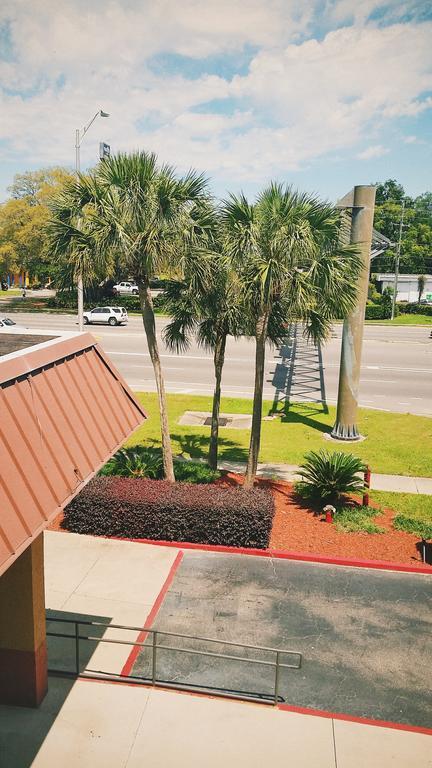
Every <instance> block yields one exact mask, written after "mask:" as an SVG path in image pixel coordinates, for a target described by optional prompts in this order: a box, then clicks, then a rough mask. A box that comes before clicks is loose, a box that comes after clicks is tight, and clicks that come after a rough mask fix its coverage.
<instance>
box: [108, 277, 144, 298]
mask: <svg viewBox="0 0 432 768" xmlns="http://www.w3.org/2000/svg"><path fill="white" fill-rule="evenodd" d="M113 291H114V293H116V294H118V295H119V296H121V295H122V294H123V295H132V296H138V293H139V291H138V286H137V285H135V283H129V282H126V281H123V282H122V283H117V285H114V286H113Z"/></svg>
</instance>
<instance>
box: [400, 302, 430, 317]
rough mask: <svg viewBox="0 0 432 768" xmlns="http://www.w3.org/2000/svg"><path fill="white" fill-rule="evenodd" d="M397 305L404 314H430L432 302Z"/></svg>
mask: <svg viewBox="0 0 432 768" xmlns="http://www.w3.org/2000/svg"><path fill="white" fill-rule="evenodd" d="M398 306H399V309H400V311H401V313H402V314H404V315H428V316H429V317H431V316H432V304H399V305H398Z"/></svg>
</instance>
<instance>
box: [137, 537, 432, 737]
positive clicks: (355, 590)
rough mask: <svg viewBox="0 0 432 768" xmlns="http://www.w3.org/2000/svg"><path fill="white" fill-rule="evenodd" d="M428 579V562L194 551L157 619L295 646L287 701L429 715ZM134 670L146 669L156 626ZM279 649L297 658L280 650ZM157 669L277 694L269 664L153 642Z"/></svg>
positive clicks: (205, 632)
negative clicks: (298, 658) (296, 665)
mask: <svg viewBox="0 0 432 768" xmlns="http://www.w3.org/2000/svg"><path fill="white" fill-rule="evenodd" d="M431 584H432V583H431V580H430V577H428V576H426V575H421V574H406V573H395V572H389V571H379V570H372V569H364V568H351V567H341V566H332V565H323V564H313V563H302V562H293V561H289V560H280V559H267V558H260V557H251V556H240V555H229V554H219V553H208V552H205V553H202V552H192V551H187V552H185V553H184V557H183V560H182V562H181V564H180V566H179V568H178V570H177V572H176V575H175V577H174V580H173V582H172V584H171V586H170V589H169V591H168V592H167V594H166V596H165V599H164V601H163V603H162V605H161V607H160V609H159V612H158V614H157V617H156V620H155V622H154V624H153V628H154V629H157V630H161V631H163V630H165V631H167V632H177V633H180V634H187V635H194V636H203V637H208V638H215V639H219V640H225V641H231V642H235V643H245V644H247V645H254V646H255V645H256V646H267V647H273V648H278V649H287V650H294V651H299V652H300V653H302V656H303V661H302V667H301V669H300V670H293V669H284V670H283V671H282V673H281V678H280V686H279V694H280V699H279V701H280V702H284V703H286V704H288V705H294V706H297V707H305V708H311V709H316V710H326V711H329V712H334V713H344V714H348V715H353V716H356V717H364V718H371V719H377V720H385V721H392V722H396V723H404V724H409V725H415V726H420V727H431V724H432V702H431V697H430V688H431V682H432V679H431V665H430V659H431V654H432V632H431V630H432V621H431V592H432V587H431ZM147 642H148V644H149V645H148V648H145V649H143V651H142V652H141V653H140V654H139V656H138V658H137V660H136V662H135V664H134V667H133V670H132V673H131V674H132V675H137V676H144V677H148V676H149V675H150V658H151V652H150V651H151V649H150V645H151V638H150V637H149V638H148V641H147ZM158 642H159V643H162V644H164V645H171V646H174V645H175V646H176V647H177V648H186V647H187V648H194V649H197V650H201V651H202V650H205V651H210V650H211V651H213V652H215V651H216V652H218V653H223V654H229V655H233V654H234V652H235V653H236V654H239V655H243V653H244V655H245V656H248V657H249V658H251V659H258V658H260V659H261V660H270V659H272V658H273V655H272V654H269V653H267V652H266V653H261V652H257V651H248V650H246V649H241V648H240V649H239V648H237V649H236V648H233V647H229V646H222V645H218V644H209V643H205V642H203V641H191V640H180V639H178V638H170V637H168V636H165V637H164V636H163V635H161V636H159V638H158ZM281 660H282V661H283V662H284V661H292V657H290V656H285V655H282V657H281ZM157 669H158V679H159V680H165V681H167V682H170V681H171V682H173V681H176V682H177V683H179V682H180V683H184V684H187V685H190V686H200V687H204V688H205V687H206V686H208V687H209V688H214V687H217V688H219V689H220V690H221V691H226V692H230V691H231V692H241V693H243V694H250V695H253V696H263V697H266V696H268V697H270V696H271V695H272V692H273V690H274V668H273V667H270V666H261V665H258V664H253V663H248V662H238V661H233V660H229V659H218V658H215V657H206V656H195V655H192V654H186V653H181V652H178V651H174V650H162V649H161V650H158V652H157Z"/></svg>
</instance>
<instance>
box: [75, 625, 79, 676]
mask: <svg viewBox="0 0 432 768" xmlns="http://www.w3.org/2000/svg"><path fill="white" fill-rule="evenodd" d="M75 669H76V674H77V677H79V673H80V655H79V621H76V622H75Z"/></svg>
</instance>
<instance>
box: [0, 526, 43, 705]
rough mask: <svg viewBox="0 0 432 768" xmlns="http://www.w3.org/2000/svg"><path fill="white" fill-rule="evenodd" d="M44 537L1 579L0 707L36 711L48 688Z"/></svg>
mask: <svg viewBox="0 0 432 768" xmlns="http://www.w3.org/2000/svg"><path fill="white" fill-rule="evenodd" d="M43 566H44V564H43V534H40V535H39V536H38V537H37V539H35V540H34V541H33V543H32V544H31V545H30V546H29V547H28V548H27V549H26V550H25V552H23V553H22V555H21V556H20V557H19V558H18V559H17V560H15V562H14V563H13V564H12V565H11V567H10V568H9V569H8V570H7V571H6V572H5V573H4V574H3V575H2V576H1V577H0V703H1V704H11V705H15V706H23V707H37V706H39V704H40V703H41V701H42V699H43V698H44V696H45V694H46V692H47V688H48V674H47V646H46V631H45V596H44V570H43Z"/></svg>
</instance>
